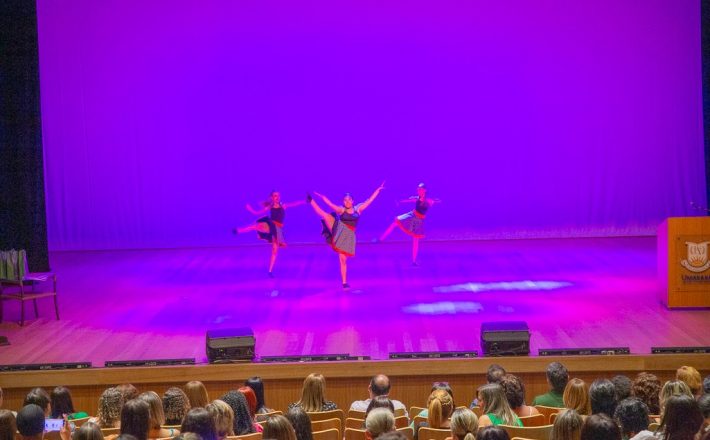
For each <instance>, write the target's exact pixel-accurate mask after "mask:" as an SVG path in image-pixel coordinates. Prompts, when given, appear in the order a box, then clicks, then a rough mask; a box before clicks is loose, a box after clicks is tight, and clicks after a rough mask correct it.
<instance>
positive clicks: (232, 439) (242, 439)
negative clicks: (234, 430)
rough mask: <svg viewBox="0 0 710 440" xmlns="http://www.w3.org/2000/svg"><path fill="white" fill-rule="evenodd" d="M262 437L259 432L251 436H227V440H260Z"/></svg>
mask: <svg viewBox="0 0 710 440" xmlns="http://www.w3.org/2000/svg"><path fill="white" fill-rule="evenodd" d="M263 437H264V435H263V434H262V433H260V432H254V433H252V434H244V435H229V436H227V438H228V439H229V440H261V439H262V438H263Z"/></svg>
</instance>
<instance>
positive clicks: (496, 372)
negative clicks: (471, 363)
mask: <svg viewBox="0 0 710 440" xmlns="http://www.w3.org/2000/svg"><path fill="white" fill-rule="evenodd" d="M503 376H505V368H503V367H501V366H500V365H498V364H491V365H490V366H489V367H488V372H487V373H486V381H488V383H499V382H500V380H501V378H502V377H503Z"/></svg>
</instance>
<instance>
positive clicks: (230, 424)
mask: <svg viewBox="0 0 710 440" xmlns="http://www.w3.org/2000/svg"><path fill="white" fill-rule="evenodd" d="M198 408H199V407H198ZM205 408H206V409H207V411H209V413H210V416H212V419H213V420H214V426H215V429H216V431H217V438H219V440H225V439H226V438H227V437H228V436H230V435H234V411H233V410H232V408H231V407H230V406H229V405H227V403H226V402H224V401H222V400H213V401H212V402H210V403H208V404H207V406H206V407H205Z"/></svg>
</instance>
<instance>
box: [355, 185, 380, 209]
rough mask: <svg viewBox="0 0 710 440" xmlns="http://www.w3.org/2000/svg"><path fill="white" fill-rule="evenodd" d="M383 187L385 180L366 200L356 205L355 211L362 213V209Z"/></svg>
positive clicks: (368, 204)
mask: <svg viewBox="0 0 710 440" xmlns="http://www.w3.org/2000/svg"><path fill="white" fill-rule="evenodd" d="M383 189H385V182H382V183H381V184H380V186H378V187H377V189H376V190H375V191H374V192H373V193H372V195H371V196H370V197H369V198H368V199H367V200H365V201H364V202H362V203H360V204H359V205H357V207H356V209H355V210H356V211H357V212H360V213H362V211H364V210H365V209H366V208H367V207H368V206H370V203H372V202H373V201H374V200H375V199H376V198H377V196H378V195H379V194H380V191H382V190H383Z"/></svg>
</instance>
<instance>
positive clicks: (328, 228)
mask: <svg viewBox="0 0 710 440" xmlns="http://www.w3.org/2000/svg"><path fill="white" fill-rule="evenodd" d="M384 188H385V182H382V184H381V185H380V186H379V187H378V188H377V189H376V190H375V191H374V192H373V193H372V195H371V196H370V197H369V198H368V199H367V200H365V201H364V202H362V203H359V204H357V205H355V204H354V202H353V197H352V196H351V195H350V193H346V194H345V197H343V204H342V205H341V206H338V205H336V204H335V203H333V202H331V201H330V200H329V199H328V198H327V197H326V196H324V195H323V194H320V193H317V192H313V194H314V195H316V196H318V197H320V198H321V199H322V200H323V203H325V204H326V205H328V207H330V209H332V210H333V212H332V213H327V212H325V211H324V210H323V209H322V208H321V207H320V206H318V203H316V201H315V200H314V199H313V198H312V197H311V195H310V194H308V196H307V201H308V203H310V205H311V206H312V207H313V210H314V211H315V212H316V214H318V215H319V216H320V218H321V219H322V222H323V226H324V227H323V235H324V236H325V238H326V242H328V243H329V244H330V245H331V247H332V248H333V250H334V251H335V252H337V253H338V258H339V259H340V276H341V278H342V279H343V288H344V289H348V288H349V287H350V285H349V284H348V258H349V257H352V256H354V255H355V243H356V241H357V239H356V236H355V228H356V227H357V223H358V220H360V215H361V214H362V212H363V211H364V210H365V209H367V207H368V206H370V204H371V203H372V202H373V201H374V200H375V198H377V196H378V195H379V194H380V191H382V190H383V189H384Z"/></svg>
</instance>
